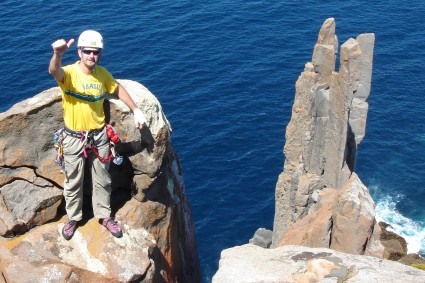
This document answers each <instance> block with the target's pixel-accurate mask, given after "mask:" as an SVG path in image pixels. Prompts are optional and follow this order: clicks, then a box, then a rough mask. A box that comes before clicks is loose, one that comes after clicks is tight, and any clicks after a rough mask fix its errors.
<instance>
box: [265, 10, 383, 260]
mask: <svg viewBox="0 0 425 283" xmlns="http://www.w3.org/2000/svg"><path fill="white" fill-rule="evenodd" d="M374 39H375V37H374V34H362V35H359V36H358V37H357V38H356V39H352V38H351V39H349V40H347V42H345V43H344V44H343V45H342V46H341V48H340V49H341V53H340V63H339V72H336V71H335V62H336V54H337V51H338V40H337V37H336V35H335V21H334V19H332V18H331V19H327V20H326V21H325V22H324V24H323V26H322V28H321V30H320V32H319V36H318V40H317V43H316V45H315V46H314V50H313V58H312V62H308V63H307V64H306V65H305V69H304V71H303V72H302V73H301V75H300V77H299V78H298V80H297V82H296V94H295V101H294V105H293V108H292V117H291V121H290V122H289V124H288V126H287V129H286V143H285V147H284V154H285V164H284V170H283V172H282V173H281V174H280V175H279V178H278V182H277V185H276V194H275V219H274V227H273V244H272V246H273V247H279V246H282V245H287V244H297V245H306V246H311V247H325V248H332V249H335V250H338V251H343V252H347V253H352V254H367V255H375V256H378V257H382V254H383V247H382V245H381V244H380V242H379V226H378V225H377V223H376V220H375V208H374V206H375V204H374V202H373V200H372V198H371V197H370V194H369V191H368V190H367V188H366V187H365V186H364V185H363V184H362V182H361V180H360V179H359V178H358V176H357V175H356V174H355V172H354V169H355V162H356V154H357V149H358V145H359V144H360V142H361V141H362V139H363V137H364V135H365V126H366V117H367V110H368V103H367V99H368V96H369V93H370V82H371V75H372V59H373V46H374ZM300 235H302V236H300Z"/></svg>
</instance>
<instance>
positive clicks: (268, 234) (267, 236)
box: [249, 228, 273, 249]
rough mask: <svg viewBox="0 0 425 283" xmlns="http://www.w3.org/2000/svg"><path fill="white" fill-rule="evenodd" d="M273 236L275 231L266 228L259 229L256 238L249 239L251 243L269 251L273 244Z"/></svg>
mask: <svg viewBox="0 0 425 283" xmlns="http://www.w3.org/2000/svg"><path fill="white" fill-rule="evenodd" d="M272 236H273V231H271V230H268V229H265V228H259V229H258V230H257V231H255V234H254V237H252V239H249V243H250V244H253V245H256V246H259V247H262V248H266V249H267V248H269V247H270V245H271V244H272Z"/></svg>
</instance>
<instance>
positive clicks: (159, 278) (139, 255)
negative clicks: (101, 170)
mask: <svg viewBox="0 0 425 283" xmlns="http://www.w3.org/2000/svg"><path fill="white" fill-rule="evenodd" d="M120 83H121V84H122V85H124V87H125V88H126V89H127V90H128V92H129V93H130V95H131V96H132V98H133V100H134V101H135V102H136V104H137V105H138V107H139V108H141V109H142V110H143V112H144V114H145V116H146V119H147V122H146V125H147V127H144V129H143V130H142V131H140V130H138V129H136V128H135V126H134V122H133V117H132V113H131V112H130V110H129V109H128V108H127V107H126V106H125V104H124V103H122V102H121V101H120V100H117V99H115V98H114V97H110V98H109V99H108V100H107V101H105V110H106V112H105V113H106V116H107V122H108V123H109V124H111V125H112V126H113V127H114V128H115V130H116V131H117V133H118V135H119V137H120V138H121V142H120V143H117V144H116V145H115V150H116V152H118V153H119V154H120V155H122V156H123V163H122V164H121V165H116V164H113V163H111V178H112V189H113V193H112V197H111V200H112V206H113V207H112V208H113V209H112V212H113V214H114V215H115V219H116V220H118V221H119V223H120V224H121V226H122V227H123V232H124V235H123V237H122V238H115V237H113V236H112V235H111V234H110V233H109V232H108V231H107V230H106V229H105V228H104V227H103V226H101V225H100V224H99V222H98V221H97V220H96V219H94V218H93V215H92V213H91V205H90V195H91V182H87V183H86V184H85V186H84V190H85V198H84V202H85V204H86V208H85V210H84V214H85V216H84V219H83V221H82V223H81V224H80V225H79V228H78V230H77V231H76V233H75V235H74V237H73V238H72V239H71V240H69V241H66V240H64V238H63V237H62V235H61V233H60V232H61V230H62V227H63V225H64V223H65V222H66V221H67V217H66V216H65V212H64V209H63V204H64V201H63V197H62V190H63V187H62V184H63V181H64V175H63V174H62V172H61V168H60V167H59V166H57V164H55V157H56V150H55V147H54V142H53V136H54V133H55V132H56V131H57V130H58V129H59V128H61V127H63V121H62V107H61V95H60V90H59V88H57V87H56V88H52V89H49V90H46V91H44V92H42V93H40V94H38V95H36V96H34V97H32V98H30V99H27V100H25V101H22V102H20V103H18V104H16V105H14V106H13V107H12V108H11V109H9V110H8V111H6V112H4V113H1V114H0V236H1V237H0V282H172V281H175V282H199V281H200V270H199V261H198V254H197V247H196V239H195V229H194V224H193V219H192V216H191V210H190V207H189V203H188V201H187V199H186V197H185V193H184V182H183V177H182V168H181V166H180V163H179V159H178V155H177V154H176V153H175V152H174V150H173V147H172V145H171V132H172V129H171V125H170V123H169V122H168V120H167V118H166V116H165V115H164V113H163V111H162V108H161V105H160V103H159V101H158V100H157V99H156V98H155V96H154V95H153V94H152V93H150V92H149V90H147V89H146V88H145V87H144V86H142V85H140V84H139V83H137V82H134V81H128V80H120ZM85 174H88V175H87V176H88V177H90V172H89V171H87V172H85Z"/></svg>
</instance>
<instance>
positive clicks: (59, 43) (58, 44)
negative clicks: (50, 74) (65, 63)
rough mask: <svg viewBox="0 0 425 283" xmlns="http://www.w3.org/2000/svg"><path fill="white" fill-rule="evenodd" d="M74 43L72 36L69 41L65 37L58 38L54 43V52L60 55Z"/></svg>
mask: <svg viewBox="0 0 425 283" xmlns="http://www.w3.org/2000/svg"><path fill="white" fill-rule="evenodd" d="M72 43H74V39H73V38H71V39H70V40H69V41H68V43H66V41H65V40H64V39H58V40H56V41H55V42H53V43H52V47H53V52H55V53H56V54H58V55H61V54H63V53H65V52H66V51H67V50H68V49H69V47H71V45H72Z"/></svg>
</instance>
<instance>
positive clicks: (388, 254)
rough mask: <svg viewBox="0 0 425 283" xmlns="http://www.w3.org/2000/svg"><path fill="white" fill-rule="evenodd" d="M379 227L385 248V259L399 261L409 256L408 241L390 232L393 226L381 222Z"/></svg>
mask: <svg viewBox="0 0 425 283" xmlns="http://www.w3.org/2000/svg"><path fill="white" fill-rule="evenodd" d="M379 227H380V228H381V236H380V240H381V243H382V245H383V246H384V258H386V259H390V260H396V261H397V260H399V259H401V258H403V257H405V256H407V242H406V240H405V239H404V238H403V237H401V236H400V235H397V234H396V233H394V232H392V231H390V230H389V229H390V228H392V227H391V225H389V224H387V223H385V222H379Z"/></svg>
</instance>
